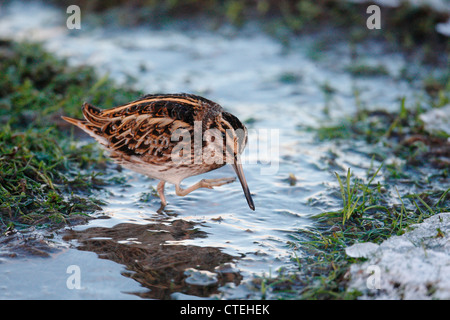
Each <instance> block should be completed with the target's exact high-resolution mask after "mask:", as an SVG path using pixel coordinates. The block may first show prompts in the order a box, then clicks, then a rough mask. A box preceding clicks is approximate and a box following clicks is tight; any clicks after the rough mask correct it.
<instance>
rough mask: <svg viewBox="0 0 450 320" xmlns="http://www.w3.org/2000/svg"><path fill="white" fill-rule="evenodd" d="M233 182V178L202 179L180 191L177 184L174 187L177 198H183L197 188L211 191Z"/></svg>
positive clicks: (234, 179)
mask: <svg viewBox="0 0 450 320" xmlns="http://www.w3.org/2000/svg"><path fill="white" fill-rule="evenodd" d="M234 181H236V178H235V177H232V178H220V179H202V180H200V181H199V182H197V183H196V184H193V185H192V186H190V187H189V188H186V189H181V187H180V185H179V184H177V185H175V191H176V193H177V195H178V196H181V197H183V196H185V195H187V194H189V193H191V192H192V191H194V190H197V189H199V188H207V189H212V188H213V187H218V186H222V185H224V184H228V183H232V182H234Z"/></svg>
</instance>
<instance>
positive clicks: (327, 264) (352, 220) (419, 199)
mask: <svg viewBox="0 0 450 320" xmlns="http://www.w3.org/2000/svg"><path fill="white" fill-rule="evenodd" d="M380 170H381V167H380V168H378V170H377V171H376V172H375V174H374V175H373V176H372V177H371V178H370V179H369V181H368V182H367V183H362V181H361V180H359V179H355V178H352V177H351V171H350V170H348V172H347V175H346V176H344V177H343V179H342V178H341V177H340V176H339V175H338V174H337V173H336V177H337V180H338V182H339V188H340V190H341V197H342V201H343V207H342V209H341V210H337V211H333V212H324V213H321V214H319V215H317V216H315V219H316V220H317V221H318V227H317V229H315V230H312V231H308V232H303V233H302V238H301V239H299V240H298V241H296V242H292V243H291V244H292V245H293V247H294V248H295V249H296V250H300V251H301V252H302V253H304V254H302V255H300V258H298V257H297V259H296V260H297V263H298V265H299V268H300V269H301V270H302V273H304V274H305V275H304V277H306V278H307V280H305V281H304V283H305V286H304V287H303V288H302V289H301V292H300V297H301V298H305V299H355V298H357V297H358V296H359V295H360V293H359V292H357V291H352V292H349V291H347V289H346V283H347V280H348V279H347V276H346V275H347V273H348V271H349V268H350V265H351V264H352V263H354V262H357V261H359V260H360V259H355V258H350V257H348V256H347V255H346V254H345V248H347V247H348V246H350V245H352V244H354V243H357V242H374V243H380V242H382V241H384V240H386V239H388V238H389V237H390V236H392V235H401V234H403V233H404V232H405V231H406V230H407V229H408V226H410V225H412V224H415V223H420V222H422V221H423V219H425V218H427V217H430V216H432V215H434V214H437V213H440V212H447V211H449V210H450V194H449V191H450V188H448V189H446V190H433V191H428V192H422V193H410V194H404V195H403V196H401V195H400V193H399V192H398V190H397V187H396V186H394V187H389V186H388V185H387V184H381V183H380V182H376V183H375V182H374V178H375V176H377V175H378V173H379V171H380ZM389 189H394V190H392V191H395V194H396V196H397V197H398V198H397V199H394V200H396V204H394V203H393V199H392V195H391V194H392V193H391V192H389V191H390V190H389Z"/></svg>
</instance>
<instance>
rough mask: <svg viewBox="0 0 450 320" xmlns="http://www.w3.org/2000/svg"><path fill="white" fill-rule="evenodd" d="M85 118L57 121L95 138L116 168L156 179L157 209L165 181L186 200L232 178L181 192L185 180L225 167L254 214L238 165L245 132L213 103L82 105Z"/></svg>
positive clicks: (182, 97) (147, 100)
mask: <svg viewBox="0 0 450 320" xmlns="http://www.w3.org/2000/svg"><path fill="white" fill-rule="evenodd" d="M83 114H84V117H85V120H77V119H72V118H68V117H62V118H63V119H64V120H66V121H68V122H70V123H72V124H74V125H76V126H78V127H79V128H81V129H83V130H84V131H85V132H87V133H88V134H89V135H90V136H92V137H94V138H95V139H96V140H97V141H98V142H99V143H100V144H101V145H103V146H104V147H105V148H106V149H107V150H108V151H109V152H110V157H111V158H112V159H114V160H115V161H116V162H117V163H119V164H120V165H122V166H124V167H126V168H129V169H131V170H133V171H136V172H139V173H141V174H144V175H147V176H148V177H150V178H154V179H159V180H160V182H159V183H158V187H157V190H158V193H159V196H160V198H161V205H162V206H163V207H164V206H165V205H166V204H167V202H166V198H165V196H164V184H165V183H166V182H169V183H172V184H174V185H175V190H176V194H177V195H179V196H185V195H187V194H188V193H190V192H192V191H194V190H196V189H198V188H209V189H212V188H213V187H215V186H221V185H224V184H227V183H231V182H234V181H235V180H236V179H235V178H234V177H233V178H221V179H202V180H201V181H199V182H198V183H196V184H194V185H192V186H190V187H188V188H186V189H182V188H181V187H180V183H181V181H182V180H184V179H185V178H188V177H191V176H195V175H198V174H201V173H205V172H208V171H211V170H214V169H217V168H220V167H222V166H224V165H225V164H227V163H230V164H231V165H232V166H233V168H234V170H235V171H236V174H237V176H238V178H239V181H240V182H241V185H242V189H243V190H244V194H245V197H246V199H247V203H248V205H249V207H250V208H251V209H252V210H255V205H254V204H253V199H252V196H251V195H250V190H249V188H248V186H247V182H246V180H245V176H244V171H243V169H242V164H241V162H240V154H241V153H242V151H243V150H244V148H245V146H246V144H247V129H246V127H245V126H244V125H243V124H242V123H241V121H239V119H238V118H236V117H235V116H234V115H232V114H230V113H228V112H226V111H224V110H223V108H222V107H221V106H220V105H218V104H217V103H215V102H213V101H210V100H207V99H205V98H202V97H199V96H195V95H191V94H159V95H146V96H143V97H142V98H140V99H138V100H136V101H133V102H130V103H128V104H125V105H122V106H118V107H115V108H111V109H108V110H101V109H98V108H96V107H94V106H92V105H90V104H88V103H84V104H83Z"/></svg>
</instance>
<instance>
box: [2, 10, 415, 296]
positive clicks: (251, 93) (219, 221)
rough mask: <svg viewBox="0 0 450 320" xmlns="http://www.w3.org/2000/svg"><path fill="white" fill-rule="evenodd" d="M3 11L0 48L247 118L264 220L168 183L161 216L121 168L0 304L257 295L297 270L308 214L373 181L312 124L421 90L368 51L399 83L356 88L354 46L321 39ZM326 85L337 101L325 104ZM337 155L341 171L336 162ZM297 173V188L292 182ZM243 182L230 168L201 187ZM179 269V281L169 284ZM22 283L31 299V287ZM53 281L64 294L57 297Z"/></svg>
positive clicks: (223, 192)
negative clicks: (295, 243) (285, 40)
mask: <svg viewBox="0 0 450 320" xmlns="http://www.w3.org/2000/svg"><path fill="white" fill-rule="evenodd" d="M2 9H4V8H2ZM4 10H5V11H3V10H2V13H1V16H0V36H1V37H12V38H14V39H31V40H39V41H42V42H43V43H44V45H45V47H46V48H48V49H49V50H50V51H52V52H54V53H56V54H57V55H59V56H64V57H67V58H68V59H69V62H70V63H72V64H75V65H76V64H89V65H93V66H95V67H96V68H97V69H98V71H99V73H109V74H110V76H111V77H113V78H114V79H116V80H117V81H118V82H119V83H127V82H129V81H130V77H131V78H133V79H134V84H133V85H134V86H136V87H137V88H140V89H143V90H145V91H147V92H148V93H159V92H164V93H175V92H190V93H197V94H200V95H203V96H205V97H207V98H209V99H212V100H214V101H216V102H218V103H220V104H221V105H222V106H223V107H224V108H225V109H227V110H229V111H230V112H232V113H233V114H235V115H236V116H238V117H239V118H240V119H241V120H244V121H246V120H248V124H247V126H248V128H249V131H250V138H249V145H248V148H247V150H246V152H245V156H244V171H245V175H246V178H247V181H248V183H249V187H250V190H251V192H252V194H253V196H254V201H255V205H256V211H255V212H253V211H251V210H250V209H249V208H248V206H247V203H246V201H245V197H244V195H243V193H242V189H241V186H240V185H239V184H238V183H233V184H229V185H225V186H221V187H217V188H216V189H215V190H197V191H195V192H193V193H192V194H189V195H188V196H186V197H184V198H182V197H177V196H176V195H175V191H174V188H173V186H170V185H169V186H168V187H167V188H166V197H167V199H168V202H169V205H168V206H167V207H166V208H165V210H164V211H163V212H160V213H158V212H157V210H158V209H159V199H158V198H156V197H154V196H151V195H149V194H150V193H151V191H152V189H151V186H153V187H156V184H157V181H155V180H151V179H148V178H146V177H143V176H140V175H138V174H135V173H132V172H130V171H128V170H123V171H122V172H117V171H116V170H115V166H112V167H111V168H110V169H109V173H108V175H111V176H115V175H119V176H120V177H125V178H126V185H125V186H123V185H118V186H114V187H111V188H109V189H108V191H107V192H106V191H105V192H103V193H101V195H100V196H101V197H102V200H105V201H106V202H107V205H105V206H104V207H103V212H101V213H99V217H101V218H99V219H94V220H92V221H91V222H89V223H88V224H87V225H81V226H77V227H75V228H73V229H72V230H69V231H67V232H59V233H58V236H57V237H56V238H57V240H55V239H47V240H46V241H49V242H51V243H54V245H55V246H56V247H62V248H63V249H59V250H58V251H57V252H58V253H51V254H50V258H32V257H27V258H26V259H25V260H24V259H22V258H15V259H5V260H4V261H3V263H1V264H0V277H5V274H6V275H7V276H6V277H7V279H6V280H4V279H2V280H1V281H0V283H1V285H2V288H1V290H0V297H1V298H52V297H55V296H56V297H58V298H120V299H122V298H136V297H145V298H187V297H189V298H193V297H194V296H195V297H219V298H226V299H227V298H248V297H259V294H260V293H259V292H258V290H256V289H255V288H254V286H252V279H254V277H261V276H269V275H270V274H276V271H277V270H278V269H279V268H285V269H287V270H292V271H294V270H295V268H296V264H295V263H294V262H293V261H292V259H291V258H292V257H293V249H292V248H291V247H290V246H289V245H288V242H289V241H291V240H292V236H297V237H298V230H301V229H308V228H310V227H313V226H314V225H313V224H314V222H313V221H312V220H311V219H310V218H309V217H310V216H311V215H313V214H317V213H320V212H322V211H324V210H332V209H337V208H339V206H340V200H339V199H338V198H337V197H336V196H335V194H334V193H333V192H330V188H331V187H335V186H336V185H337V182H336V181H335V177H334V174H333V172H334V171H340V170H346V169H347V167H351V168H352V171H353V172H354V173H355V174H356V175H361V176H364V174H365V172H366V170H367V168H368V166H369V165H370V159H367V157H366V156H365V154H364V152H361V151H364V149H367V148H369V147H370V146H367V145H365V144H362V145H361V148H360V150H354V149H348V148H346V147H345V146H337V145H333V144H332V143H329V142H324V143H318V142H317V141H316V140H315V139H314V135H313V133H310V132H308V131H307V130H305V129H306V127H308V126H311V127H316V126H319V125H320V124H321V123H323V122H324V121H327V122H328V121H331V120H333V119H339V118H342V117H344V116H346V115H352V114H353V113H354V112H355V111H356V109H357V107H358V106H361V105H362V106H364V107H367V108H376V107H380V106H382V107H383V108H385V109H390V110H394V109H395V110H397V109H398V108H399V100H400V98H401V97H403V96H405V97H407V99H406V101H408V102H409V101H411V103H413V102H414V101H415V100H416V98H417V97H416V96H415V94H416V93H415V88H414V86H413V84H411V83H408V82H406V81H402V80H399V77H400V75H401V71H402V69H403V68H404V67H405V66H407V63H406V62H405V61H404V60H403V59H402V57H401V55H399V54H396V53H387V52H385V51H384V49H383V48H382V47H381V46H379V45H378V44H376V43H373V44H369V45H368V46H366V47H361V48H358V54H359V58H360V59H361V61H363V62H364V63H367V64H374V65H377V64H380V63H381V64H383V65H384V66H385V67H386V68H387V70H388V71H389V76H378V77H366V78H365V77H356V78H355V77H353V76H352V75H351V74H350V73H349V72H347V71H346V67H347V66H348V65H350V64H351V63H352V59H351V52H352V50H351V48H350V47H349V45H348V44H347V43H335V44H333V46H332V47H331V48H329V49H328V50H327V51H321V52H319V51H314V48H315V45H316V44H317V40H318V39H317V38H315V36H304V37H300V38H297V39H292V40H291V43H290V46H289V47H285V46H283V45H282V44H281V43H280V42H279V41H277V40H276V39H272V38H270V37H269V36H267V35H266V34H264V33H262V32H261V31H260V30H259V29H258V28H257V26H249V27H247V28H245V30H243V31H242V32H236V31H235V30H234V29H232V28H228V27H224V28H222V29H220V30H218V31H207V30H202V31H199V30H194V29H191V28H185V27H184V26H183V25H179V24H176V23H173V24H171V25H168V26H167V27H165V28H162V29H158V30H156V29H152V28H151V27H136V28H129V29H110V28H106V27H100V26H92V25H89V26H85V25H84V24H83V25H82V29H81V30H68V29H67V28H66V26H65V18H66V14H65V12H64V11H63V10H60V9H53V8H50V7H47V6H43V5H39V4H33V5H26V6H24V5H22V4H20V3H14V4H13V5H11V7H9V8H6V9H4ZM324 86H328V87H329V88H332V89H333V90H332V93H331V94H329V95H327V94H326V93H325V92H324V89H323V88H324ZM355 92H357V93H358V94H357V97H355ZM81 103H82V101H80V106H81ZM100 107H101V106H100ZM330 150H331V151H332V152H333V153H335V154H336V159H335V162H334V163H330V162H329V161H328V160H327V159H329V153H330ZM374 165H375V166H376V165H377V163H376V162H375V164H374ZM291 173H292V174H294V175H295V177H296V178H297V181H295V182H294V181H290V180H289V175H290V174H291ZM234 175H235V174H234V172H233V170H232V168H231V167H230V166H225V167H223V168H221V169H218V170H216V171H214V172H211V173H208V174H205V175H203V176H202V177H201V178H216V177H217V178H218V177H227V176H234ZM199 179H200V178H199V177H192V178H189V179H187V180H185V182H184V183H183V185H184V186H188V185H190V184H192V183H195V182H196V181H198V180H199ZM291 182H292V183H291ZM180 221H182V222H180ZM180 224H181V225H180ZM91 251H92V252H95V253H97V255H96V254H93V253H92V252H91ZM195 256H197V257H199V259H200V260H199V259H195ZM133 257H135V259H134V258H133ZM151 257H153V258H154V259H150V258H151ZM159 257H161V259H156V258H159ZM99 258H100V259H99ZM132 258H133V259H134V260H133V259H132ZM208 259H209V260H208ZM111 260H112V261H114V262H112V261H111ZM69 265H78V266H79V267H80V270H81V272H82V273H81V283H82V285H81V286H82V288H84V289H83V290H81V289H75V290H68V289H67V285H66V279H67V277H69V275H70V274H68V273H67V272H66V271H67V267H68V266H69ZM192 269H193V270H192ZM31 270H33V271H32V272H31ZM56 270H58V271H56ZM186 270H188V271H186ZM189 270H190V271H189ZM169 271H170V272H172V271H173V272H174V273H173V274H171V275H170V277H169V278H168V279H160V278H161V277H162V275H163V274H167V273H168V272H169ZM32 273H33V274H39V277H36V276H32V275H31V274H32ZM23 274H28V275H29V277H28V278H26V281H27V283H28V284H32V288H33V290H25V289H24V287H23V286H24V283H23V279H24V278H23V277H22V276H21V275H23ZM105 274H107V275H108V278H107V280H105V277H104V275H105ZM152 275H153V276H154V277H153V278H151V276H152ZM155 275H156V276H155ZM158 275H159V276H158ZM158 277H160V278H158ZM166 278H167V277H166ZM19 279H20V280H19ZM188 279H189V280H188ZM48 283H54V285H55V286H56V287H57V288H55V287H52V289H51V290H50V289H49V287H48ZM186 294H187V296H186Z"/></svg>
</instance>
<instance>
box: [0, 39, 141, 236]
mask: <svg viewBox="0 0 450 320" xmlns="http://www.w3.org/2000/svg"><path fill="white" fill-rule="evenodd" d="M0 74H2V77H0V123H1V130H0V182H1V183H0V232H1V233H2V234H3V233H4V232H5V231H6V230H11V229H13V228H26V227H29V226H32V225H33V226H38V227H39V226H45V227H52V226H61V225H62V224H64V223H71V222H72V221H74V220H77V221H79V218H80V217H83V216H84V217H86V215H87V214H89V213H91V212H94V211H95V210H99V209H100V207H99V204H100V203H99V201H98V200H95V199H94V198H93V197H92V192H93V191H94V190H95V189H96V188H99V187H100V186H101V185H102V184H104V183H105V182H104V180H103V179H102V178H101V176H100V175H101V174H102V172H103V170H104V169H105V167H106V159H105V157H104V156H103V154H102V153H101V152H100V151H99V150H98V148H95V147H93V145H92V144H86V145H79V146H76V145H75V144H74V141H73V138H72V134H73V129H72V128H71V127H70V126H68V125H66V124H64V123H63V121H61V119H60V115H62V114H65V115H69V116H81V105H82V103H83V102H84V101H90V102H92V103H94V104H96V105H99V106H102V107H112V106H113V105H116V104H120V103H125V102H127V101H130V100H132V99H135V98H136V97H137V96H138V95H139V94H140V93H138V92H135V91H133V90H130V89H122V88H119V87H117V86H115V85H114V84H113V82H112V81H111V80H110V79H108V78H107V77H103V78H99V77H98V76H97V75H96V74H95V72H94V70H93V69H92V68H89V67H69V66H68V65H67V62H66V61H64V60H61V59H57V58H56V57H54V56H53V55H52V54H50V53H48V52H46V51H45V50H43V49H42V47H41V46H40V45H38V44H31V43H15V42H10V41H1V42H0ZM92 168H96V169H97V170H96V172H99V173H93V172H92V171H91V170H85V169H92Z"/></svg>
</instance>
